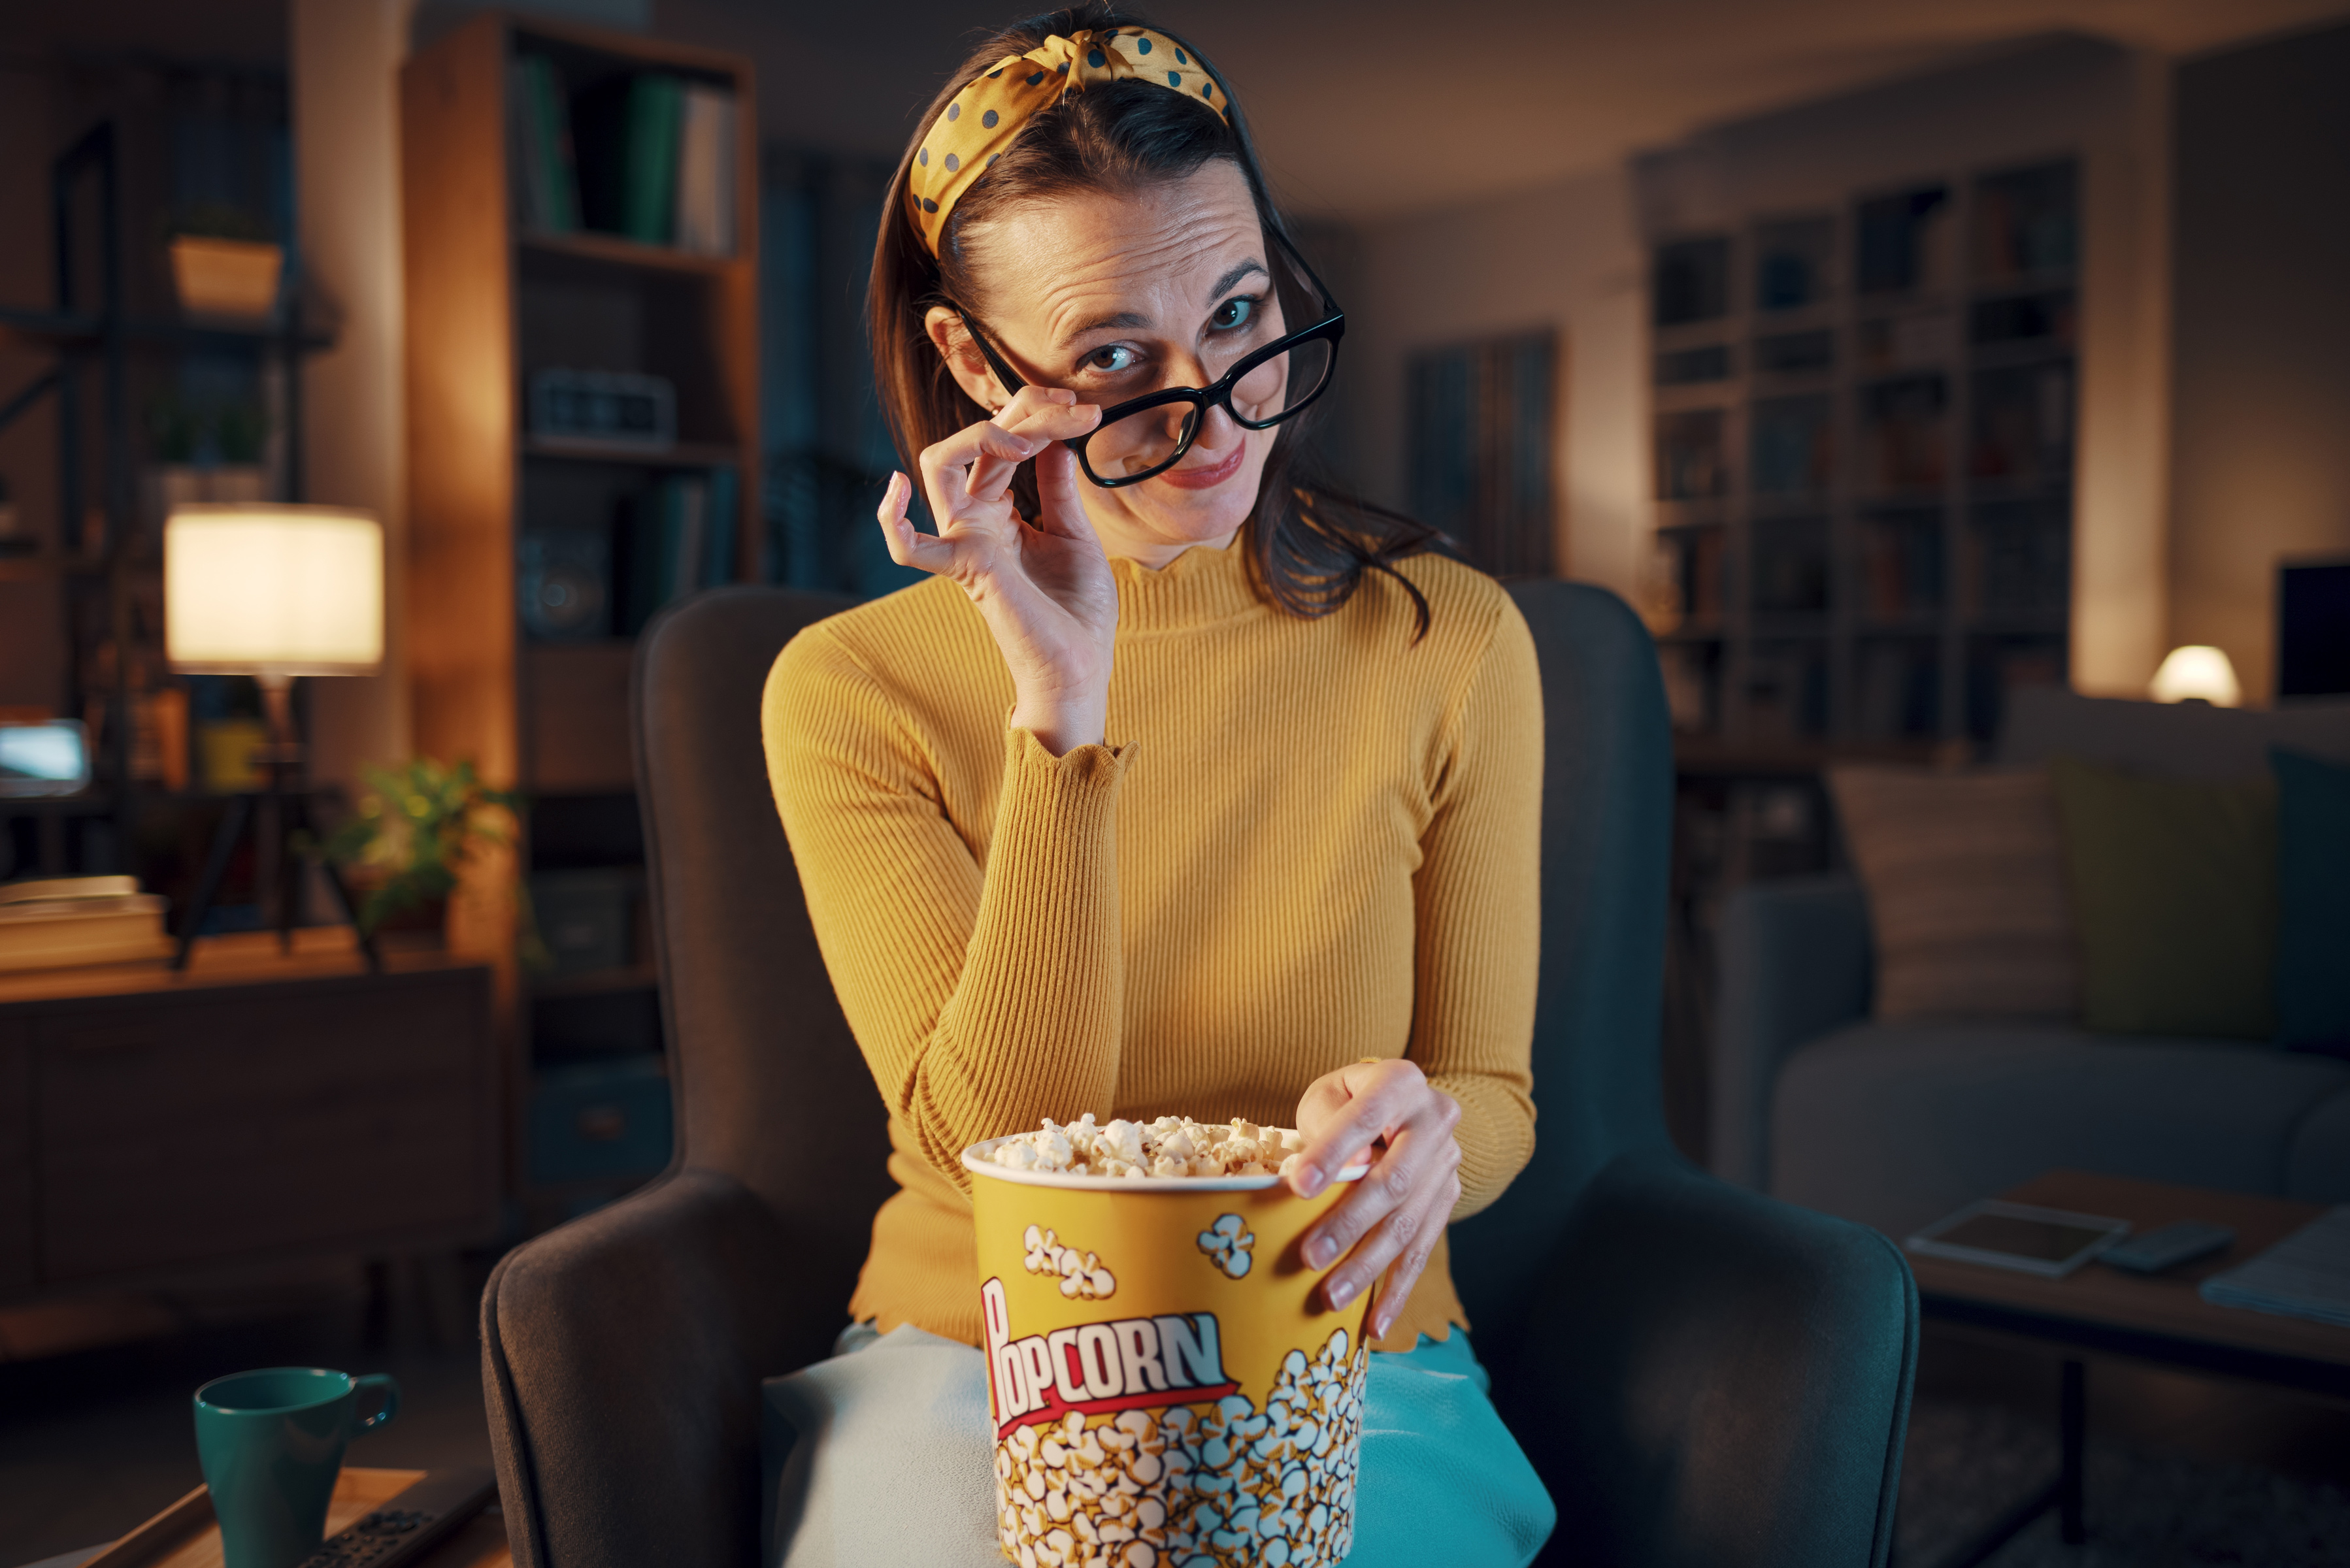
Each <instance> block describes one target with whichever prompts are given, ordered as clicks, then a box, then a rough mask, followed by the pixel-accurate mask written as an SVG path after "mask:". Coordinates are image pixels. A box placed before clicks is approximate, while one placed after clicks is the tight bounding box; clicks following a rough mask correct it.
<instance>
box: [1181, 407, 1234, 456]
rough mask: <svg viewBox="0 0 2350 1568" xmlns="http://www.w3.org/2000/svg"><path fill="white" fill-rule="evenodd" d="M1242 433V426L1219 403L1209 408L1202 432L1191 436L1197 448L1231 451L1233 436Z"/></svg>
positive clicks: (1212, 450)
mask: <svg viewBox="0 0 2350 1568" xmlns="http://www.w3.org/2000/svg"><path fill="white" fill-rule="evenodd" d="M1240 433H1241V427H1240V426H1239V425H1238V424H1236V423H1234V422H1233V421H1232V415H1231V413H1230V412H1228V411H1227V410H1225V408H1224V407H1223V405H1222V404H1221V403H1219V404H1218V405H1216V407H1214V408H1212V409H1210V410H1208V415H1207V418H1206V419H1204V420H1202V421H1201V424H1200V433H1199V434H1198V435H1196V436H1193V437H1192V438H1191V444H1192V446H1193V447H1195V448H1198V447H1205V448H1206V449H1207V450H1208V451H1210V452H1229V451H1231V450H1232V438H1233V437H1234V436H1237V435H1238V434H1240Z"/></svg>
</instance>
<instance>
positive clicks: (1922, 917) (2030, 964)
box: [1828, 767, 2080, 1019]
mask: <svg viewBox="0 0 2350 1568" xmlns="http://www.w3.org/2000/svg"><path fill="white" fill-rule="evenodd" d="M1828 787H1829V788H1830V789H1831V790H1832V791H1834V792H1835V802H1836V812H1837V815H1839V817H1840V818H1841V819H1842V821H1843V824H1844V836H1845V842H1846V844H1847V845H1848V846H1850V848H1851V850H1852V857H1853V859H1854V860H1855V861H1856V863H1857V864H1858V865H1859V867H1860V877H1861V881H1862V882H1863V883H1864V884H1865V885H1866V888H1867V889H1868V923H1869V930H1870V934H1871V936H1872V937H1873V938H1874V940H1875V942H1876V947H1877V1008H1876V1011H1877V1017H1879V1018H1887V1019H1892V1018H1918V1017H1960V1016H1963V1017H1999V1018H2046V1019H2070V1018H2071V1017H2072V1016H2073V1015H2074V1012H2075V1011H2076V1010H2077V1008H2078V1006H2079V1002H2080V976H2079V966H2078V964H2077V963H2076V962H2075V961H2074V934H2073V911H2072V909H2071V908H2070V906H2069V905H2068V903H2067V901H2066V897H2065V889H2064V848H2063V845H2062V842H2061V840H2060V839H2059V837H2058V835H2057V830H2056V804H2055V799H2054V796H2053V795H2052V794H2050V792H2049V788H2048V776H2047V774H2045V773H2044V772H2043V771H2042V770H2041V769H2038V768H2033V769H2029V770H2018V771H2014V772H2005V771H2002V772H1998V773H1985V774H1935V773H1929V772H1927V771H1925V770H1924V769H1922V768H1886V767H1839V768H1831V769H1829V770H1828Z"/></svg>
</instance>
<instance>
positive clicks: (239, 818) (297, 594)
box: [163, 503, 383, 969]
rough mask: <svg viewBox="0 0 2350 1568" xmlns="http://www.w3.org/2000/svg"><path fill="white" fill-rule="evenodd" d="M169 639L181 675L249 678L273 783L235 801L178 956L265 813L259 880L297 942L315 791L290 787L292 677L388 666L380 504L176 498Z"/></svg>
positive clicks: (346, 904)
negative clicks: (295, 836)
mask: <svg viewBox="0 0 2350 1568" xmlns="http://www.w3.org/2000/svg"><path fill="white" fill-rule="evenodd" d="M163 647H164V653H165V656H166V657H167V658H168V659H170V660H171V664H172V669H174V670H180V671H182V672H183V673H186V674H191V675H250V676H252V677H253V678H254V680H255V681H256V682H257V683H258V684H259V685H260V687H261V697H262V702H263V704H264V706H265V710H266V712H267V715H268V721H269V743H268V745H267V746H265V748H263V750H262V752H261V753H260V755H259V758H258V761H259V762H260V763H261V770H262V774H263V777H264V779H265V781H266V787H265V789H264V790H262V791H260V792H258V793H246V794H239V795H237V796H236V797H235V798H234V800H233V801H231V802H230V803H229V811H228V815H227V816H225V817H224V818H223V819H222V822H221V826H220V830H219V832H218V833H216V834H214V835H213V846H212V853H211V855H210V856H209V857H207V858H206V860H205V862H204V870H203V877H202V878H201V879H200V880H199V881H198V882H197V884H196V896H195V900H194V902H192V904H191V905H190V906H189V908H188V914H187V919H186V922H185V923H184V925H183V926H182V929H181V932H180V946H179V951H178V953H177V955H176V956H175V957H174V958H173V959H172V968H174V969H185V968H186V967H187V965H188V955H189V953H190V951H191V950H192V949H193V948H194V946H195V940H196V935H197V933H198V932H199V931H201V930H202V929H203V923H204V919H205V917H206V916H207V915H209V914H210V913H211V911H212V907H213V898H214V897H215V896H216V895H218V893H219V892H220V885H221V879H222V878H223V877H224V876H226V875H227V872H228V863H229V860H230V857H232V856H233V855H234V853H235V851H236V846H237V841H238V840H239V839H240V838H242V837H243V836H244V830H245V827H246V826H247V825H248V824H251V823H254V819H255V815H256V813H257V814H258V815H259V817H260V821H259V822H258V823H257V824H255V829H256V831H255V882H256V883H257V884H258V886H259V887H260V888H262V889H263V890H264V893H265V897H267V896H269V895H271V894H274V896H275V898H276V926H277V934H278V943H279V945H280V947H282V948H285V949H287V950H291V948H292V947H293V942H294V910H295V903H296V898H295V889H296V886H297V885H298V884H297V874H298V867H297V866H296V862H295V860H294V858H293V857H291V856H289V855H287V854H286V841H287V836H288V835H289V833H290V832H291V830H292V827H293V822H292V820H291V818H292V817H294V816H296V815H300V816H305V817H307V801H308V795H307V792H306V791H302V790H300V789H298V788H296V790H294V791H292V792H291V793H289V791H288V788H287V786H288V784H298V781H299V779H300V776H301V771H302V747H301V744H300V742H297V741H296V739H295V737H294V720H293V690H294V678H295V677H296V676H297V675H373V674H374V673H376V672H377V671H378V670H380V669H381V668H382V667H383V525H382V524H380V523H379V522H378V521H377V520H376V518H375V516H374V514H371V513H367V512H357V511H351V510H348V509H346V508H342V507H336V506H288V505H269V504H242V503H231V504H214V505H185V506H178V507H174V508H173V509H172V514H171V516H170V517H169V518H168V519H166V520H165V522H164V524H163ZM324 869H325V871H326V877H327V885H328V887H329V888H332V889H333V890H334V894H335V898H336V901H337V902H338V903H339V904H340V905H341V906H342V913H343V918H344V919H352V920H353V923H354V924H356V923H357V922H356V920H355V919H354V918H353V913H352V909H351V899H350V894H349V892H348V889H347V888H345V887H344V886H343V881H342V878H341V877H340V876H339V875H338V874H337V873H336V871H335V868H334V867H332V866H327V867H324ZM360 945H361V948H362V950H364V951H365V953H366V954H367V960H368V964H369V967H370V968H380V962H379V960H378V958H377V955H376V950H375V943H374V941H373V940H369V939H364V938H363V939H362V940H361V944H360Z"/></svg>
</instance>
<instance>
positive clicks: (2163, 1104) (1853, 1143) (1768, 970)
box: [1711, 689, 2350, 1241]
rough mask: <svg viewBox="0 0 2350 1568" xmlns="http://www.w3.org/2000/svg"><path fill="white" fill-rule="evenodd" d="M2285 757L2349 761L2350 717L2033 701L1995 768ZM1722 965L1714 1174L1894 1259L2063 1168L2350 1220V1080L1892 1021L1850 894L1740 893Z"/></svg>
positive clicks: (2197, 1050)
mask: <svg viewBox="0 0 2350 1568" xmlns="http://www.w3.org/2000/svg"><path fill="white" fill-rule="evenodd" d="M2272 744H2277V745H2284V746H2289V747H2293V748H2294V749H2297V750H2300V751H2303V752H2306V753H2312V754H2314V755H2317V756H2320V757H2325V758H2329V759H2334V760H2340V761H2350V702H2344V701H2325V702H2322V703H2311V704H2306V705H2302V706H2297V707H2292V708H2285V709H2280V710H2276V711H2257V712H2256V711H2241V710H2231V709H2218V708H2212V707H2210V706H2208V705H2205V704H2201V703H2182V704H2176V705H2164V704H2158V703H2152V702H2128V701H2111V700H2103V699H2094V698H2085V697H2081V696H2078V695H2075V694H2074V693H2072V692H2069V691H2062V690H2058V689H2049V690H2043V691H2019V692H2017V693H2015V694H2014V696H2013V698H2012V701H2011V703H2010V708H2009V712H2008V717H2007V722H2006V724H2005V727H2004V729H2003V731H2002V734H2001V737H2000V741H1999V744H1998V746H1997V748H1996V750H1995V754H1994V756H1993V759H1992V761H1993V762H1994V763H1998V764H2004V765H2029V764H2033V763H2044V762H2046V761H2048V760H2049V759H2051V758H2053V757H2056V756H2060V755H2064V756H2074V757H2079V758H2082V759H2084V760H2085V761H2088V762H2092V763H2105V764H2107V765H2109V766H2116V767H2122V768H2127V769H2130V770H2133V771H2136V772H2139V773H2144V774H2156V775H2163V776H2168V777H2174V778H2182V779H2202V780H2212V781H2222V780H2229V779H2236V778H2243V777H2247V776H2251V775H2256V774H2262V773H2264V772H2265V771H2266V769H2267V767H2268V749H2269V747H2270V746H2271V745H2272ZM1718 950H1719V959H1720V990H1719V993H1718V997H1719V1006H1718V1009H1717V1013H1716V1019H1717V1023H1716V1028H1715V1032H1714V1038H1713V1042H1712V1080H1713V1081H1712V1096H1713V1098H1712V1107H1711V1116H1712V1123H1711V1133H1712V1163H1713V1168H1714V1170H1715V1172H1716V1174H1718V1175H1720V1176H1721V1177H1722V1178H1724V1179H1728V1180H1730V1181H1732V1182H1735V1183H1738V1184H1740V1185H1742V1186H1745V1187H1748V1188H1751V1189H1754V1190H1757V1191H1761V1192H1765V1193H1768V1194H1769V1195H1771V1196H1772V1197H1774V1198H1778V1199H1783V1200H1785V1201H1787V1202H1791V1203H1795V1204H1800V1205H1802V1206H1804V1207H1805V1208H1809V1209H1814V1210H1821V1211H1823V1212H1825V1213H1829V1214H1834V1215H1837V1216H1839V1217H1842V1218H1845V1219H1848V1220H1856V1221H1859V1222H1860V1223H1863V1224H1866V1225H1870V1226H1873V1227H1875V1228H1876V1229H1877V1230H1878V1231H1883V1232H1884V1233H1885V1234H1887V1236H1890V1237H1892V1238H1894V1239H1895V1240H1897V1241H1898V1240H1899V1239H1901V1238H1903V1237H1906V1236H1908V1235H1909V1234H1911V1233H1912V1232H1914V1231H1916V1230H1918V1228H1919V1227H1920V1226H1923V1225H1925V1224H1928V1223H1929V1222H1931V1221H1932V1220H1936V1219H1938V1218H1939V1217H1940V1216H1942V1215H1944V1214H1947V1213H1949V1212H1950V1211H1951V1210H1955V1209H1957V1208H1959V1207H1960V1206H1961V1205H1963V1204H1965V1203H1968V1202H1970V1201H1972V1200H1974V1199H1979V1198H1985V1197H1990V1196H1991V1195H1993V1194H1996V1193H1998V1192H2000V1191H2002V1190H2003V1189H2007V1188H2009V1187H2012V1186H2014V1185H2016V1184H2018V1183H2020V1182H2022V1181H2025V1180H2028V1179H2031V1178H2032V1177H2033V1176H2036V1175H2038V1174H2039V1173H2040V1172H2042V1171H2043V1170H2046V1169H2049V1168H2054V1167H2058V1166H2066V1167H2072V1168H2078V1169H2086V1170H2095V1171H2100V1172H2104V1173H2107V1174H2110V1175H2116V1176H2126V1177H2135V1178H2137V1179H2145V1180H2153V1181H2165V1182H2174V1183H2179V1184H2183V1185H2189V1186H2200V1187H2214V1188H2221V1189H2229V1190H2232V1191H2240V1192H2252V1193H2265V1194H2271V1195H2275V1196H2282V1197H2286V1198H2293V1199H2303V1200H2305V1201H2311V1202H2321V1203H2343V1202H2350V1060H2345V1059H2344V1058H2342V1057H2340V1056H2333V1055H2324V1054H2304V1053H2294V1052H2289V1051H2284V1050H2281V1049H2279V1048H2277V1047H2275V1046H2273V1045H2270V1044H2264V1043H2262V1042H2259V1041H2251V1040H2237V1039H2228V1040H2218V1039H2193V1038H2169V1037H2162V1036H2147V1035H2123V1034H2099V1033H2090V1032H2088V1031H2086V1030H2084V1029H2081V1028H2078V1027H2074V1026H2070V1025H2066V1024H2064V1023H2047V1022H2021V1021H2012V1022H2011V1021H1992V1020H1977V1019H1957V1018H1951V1019H1929V1018H1919V1019H1905V1020H1902V1021H1898V1022H1887V1021H1881V1020H1878V1019H1876V1018H1873V1017H1872V1016H1871V1013H1870V1002H1871V996H1872V985H1873V972H1872V971H1873V968H1874V963H1873V956H1872V952H1871V943H1870V932H1869V910H1868V903H1867V898H1866V894H1865V892H1864V890H1863V888H1862V886H1861V884H1860V882H1859V880H1858V879H1857V878H1856V877H1852V876H1849V875H1832V876H1823V877H1804V878H1790V879H1786V880H1782V881H1773V882H1760V883H1754V884H1751V885H1749V886H1747V887H1744V888H1740V889H1738V890H1736V891H1735V892H1733V893H1732V894H1731V895H1730V896H1729V897H1728V898H1726V899H1725V900H1724V903H1723V908H1722V911H1721V926H1720V933H1719V949H1718ZM2345 962H2350V955H2345Z"/></svg>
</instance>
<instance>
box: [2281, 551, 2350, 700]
mask: <svg viewBox="0 0 2350 1568" xmlns="http://www.w3.org/2000/svg"><path fill="white" fill-rule="evenodd" d="M2344 693H2350V560H2341V561H2287V562H2285V563H2283V564H2282V565H2281V566H2278V567H2277V690H2276V694H2277V696H2278V697H2279V698H2280V699H2282V698H2286V697H2331V696H2339V695H2342V694H2344Z"/></svg>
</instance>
